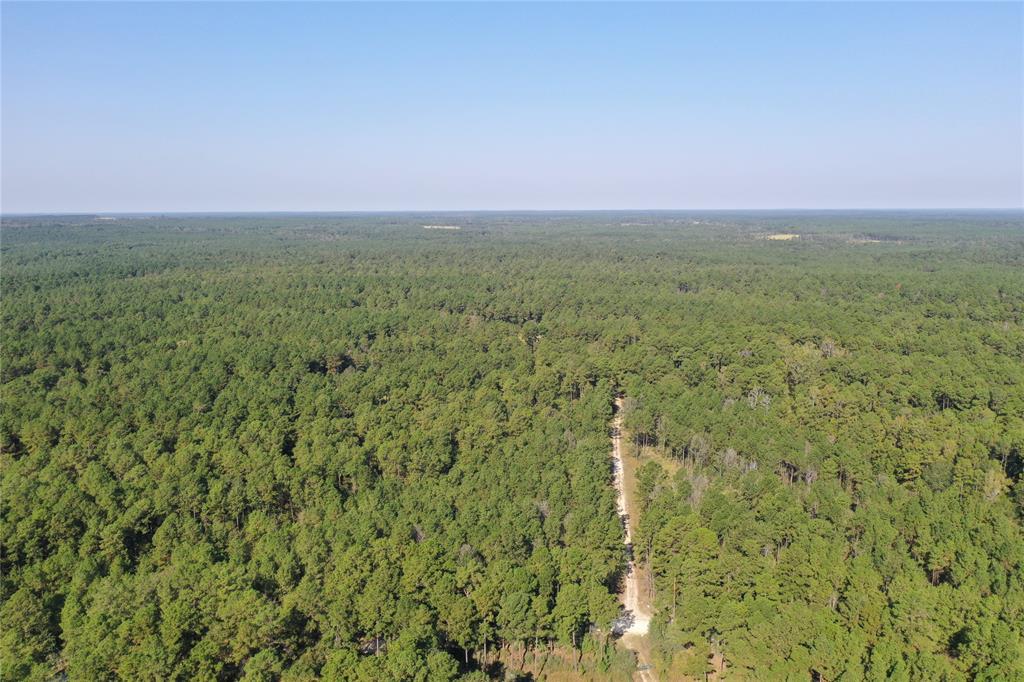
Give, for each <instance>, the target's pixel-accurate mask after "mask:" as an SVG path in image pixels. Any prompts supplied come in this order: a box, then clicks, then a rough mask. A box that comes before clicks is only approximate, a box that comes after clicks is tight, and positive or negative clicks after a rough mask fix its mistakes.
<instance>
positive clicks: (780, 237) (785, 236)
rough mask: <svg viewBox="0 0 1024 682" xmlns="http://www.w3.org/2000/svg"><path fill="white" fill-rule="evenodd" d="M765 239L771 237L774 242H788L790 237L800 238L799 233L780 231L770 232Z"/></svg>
mask: <svg viewBox="0 0 1024 682" xmlns="http://www.w3.org/2000/svg"><path fill="white" fill-rule="evenodd" d="M765 239H771V240H772V241H774V242H788V241H789V240H790V239H800V235H798V234H793V233H792V232H780V233H779V234H770V235H768V236H767V237H765Z"/></svg>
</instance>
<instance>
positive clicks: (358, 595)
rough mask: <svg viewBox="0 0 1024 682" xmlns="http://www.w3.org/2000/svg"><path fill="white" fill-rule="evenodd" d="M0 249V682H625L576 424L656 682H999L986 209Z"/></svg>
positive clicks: (1000, 256)
mask: <svg viewBox="0 0 1024 682" xmlns="http://www.w3.org/2000/svg"><path fill="white" fill-rule="evenodd" d="M424 226H434V227H438V226H441V227H446V228H458V229H424ZM782 237H785V238H782ZM0 239H2V263H0V265H2V270H0V278H2V280H0V284H2V293H3V297H2V303H0V313H2V318H0V320H2V330H0V335H2V336H0V341H2V351H0V382H2V399H3V401H2V409H0V446H2V454H0V466H2V490H0V493H2V495H0V520H2V543H3V546H2V566H0V568H2V582H0V599H2V608H0V642H2V645H0V660H2V674H3V677H4V678H5V679H32V680H45V679H54V678H58V679H64V678H66V679H71V680H107V679H125V680H185V679H207V680H215V679H225V680H226V679H238V678H242V679H246V680H278V679H281V680H308V679H317V678H324V679H331V680H367V681H369V680H456V679H464V680H483V679H488V678H500V677H502V676H503V675H508V676H514V675H515V674H516V671H517V670H521V669H523V667H524V666H525V665H526V663H527V661H530V662H531V664H532V663H535V662H537V661H538V660H544V657H545V656H547V655H549V653H550V652H552V651H559V652H571V653H572V655H573V656H577V658H576V659H575V660H576V665H577V672H578V674H579V675H580V677H581V678H586V679H620V680H628V679H630V677H631V668H632V658H631V656H629V655H627V653H626V652H624V651H623V650H622V649H621V648H620V647H617V646H616V643H615V641H614V637H613V636H612V634H611V624H612V622H613V621H614V620H615V619H616V618H617V616H618V615H619V605H618V601H617V596H616V595H617V593H618V591H619V589H620V583H621V580H622V577H623V572H624V570H625V567H626V561H627V554H626V548H625V547H624V546H623V544H622V526H621V520H620V519H619V517H618V515H617V513H616V506H615V504H616V503H615V491H614V489H613V487H612V464H611V460H610V458H609V440H608V436H609V432H608V429H609V423H610V421H611V419H612V414H613V405H614V402H615V399H616V397H617V396H625V397H626V400H625V403H626V411H625V413H624V420H625V421H624V423H625V427H626V431H627V434H628V436H629V439H630V441H631V442H632V444H633V448H632V452H633V453H635V454H636V455H637V456H640V457H642V458H643V459H642V464H641V465H640V466H639V468H638V475H637V486H638V490H639V491H640V501H639V502H640V507H641V509H640V510H639V518H638V519H636V521H637V523H638V532H637V533H636V536H635V537H634V552H635V555H636V559H637V560H638V561H639V563H640V565H641V567H642V568H641V570H643V571H645V572H646V574H647V575H649V576H650V577H651V581H652V582H651V587H650V590H651V595H652V597H653V600H654V603H655V605H656V613H655V616H654V620H653V623H652V632H651V635H650V640H651V641H650V645H651V649H652V652H653V655H654V657H655V668H656V670H657V671H659V672H660V676H661V677H662V679H666V680H667V679H690V678H692V679H704V675H705V673H712V674H714V675H716V676H718V677H720V678H723V679H737V680H769V679H771V680H774V679H779V680H790V679H791V680H828V681H832V680H862V679H868V680H907V681H909V680H950V681H953V680H971V679H977V680H993V681H994V680H1014V679H1024V625H1022V624H1024V526H1022V523H1024V475H1022V470H1024V224H1022V216H1021V214H1020V213H1019V212H1017V213H998V212H972V213H948V212H946V213H942V212H932V213H923V212H902V213H876V212H823V213H748V212H716V213H706V214H697V213H666V212H654V213H613V212H608V213H584V214H573V213H534V214H531V213H523V214H497V213H481V214H470V213H459V214H449V215H438V214H433V215H414V214H365V215H359V214H348V215H326V214H311V215H296V214H282V215H248V216H226V215H225V216H184V215H175V216H154V215H145V216H120V217H117V218H116V219H115V218H109V217H96V216H63V217H46V218H43V217H34V218H33V217H17V216H5V217H4V219H3V229H2V235H0ZM573 656H570V657H569V660H572V658H573ZM540 676H541V677H543V674H542V675H540Z"/></svg>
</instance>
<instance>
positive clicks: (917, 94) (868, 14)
mask: <svg viewBox="0 0 1024 682" xmlns="http://www.w3.org/2000/svg"><path fill="white" fill-rule="evenodd" d="M1022 7H1024V5H1022V4H1020V3H999V4H983V3H964V4H960V3H938V4H930V3H909V4H890V3H860V4H845V3H844V4H840V3H794V4H783V3H755V4H742V3H715V4H702V3H684V4H636V3H630V4H577V3H570V4H494V3H488V4H428V3H417V4H298V3H287V4H243V3H231V4H212V3H201V4H185V3H178V4H152V3H134V4H116V3H102V4H100V3H74V4H58V3H28V4H21V3H9V2H4V3H3V5H2V22H3V28H2V31H3V35H2V37H3V47H2V52H3V54H2V57H3V64H2V77H3V80H2V126H3V127H2V145H3V146H2V202H3V204H2V209H3V211H5V212H61V211H100V212H102V211H109V212H114V211H128V212H130V211H215V210H223V211H235V210H249V211H263V210H410V209H411V210H419V209H557V208H564V209H586V208H819V207H835V208H839V207H846V208H869V207H874V208H887V207H1019V206H1021V205H1022V203H1024V198H1022V192H1024V190H1022V187H1024V177H1022V172H1024V171H1022V166H1024V159H1022V155H1024V140H1022V104H1024V75H1022V71H1024V67H1022V62H1024V35H1022V34H1024V16H1022Z"/></svg>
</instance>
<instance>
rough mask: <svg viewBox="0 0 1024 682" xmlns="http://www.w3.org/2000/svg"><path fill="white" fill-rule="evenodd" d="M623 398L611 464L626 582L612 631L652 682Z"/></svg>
mask: <svg viewBox="0 0 1024 682" xmlns="http://www.w3.org/2000/svg"><path fill="white" fill-rule="evenodd" d="M622 404H623V399H622V398H616V400H615V418H614V419H613V420H612V467H613V469H614V472H615V492H616V494H617V498H618V507H619V516H620V517H621V518H622V526H623V538H624V541H625V543H626V549H627V552H628V553H629V564H628V565H627V566H626V581H625V582H626V584H625V589H623V591H622V606H623V616H622V617H621V618H620V619H619V620H618V622H617V623H616V625H615V631H616V632H617V633H619V634H621V635H622V642H623V644H625V645H626V647H628V648H629V649H632V650H633V651H635V652H636V653H637V662H638V663H639V665H640V668H641V669H640V671H639V672H638V677H639V678H640V679H641V680H643V681H644V682H654V681H655V680H657V679H658V678H657V676H656V675H654V673H653V672H652V671H650V670H647V669H646V667H647V666H648V665H649V663H650V662H649V661H646V660H644V654H643V651H642V648H641V647H640V646H639V643H638V642H637V640H638V639H639V638H641V637H644V636H646V635H647V630H648V628H649V626H650V623H651V614H650V612H649V611H647V609H646V607H645V606H644V605H643V604H642V603H641V601H640V585H639V581H638V579H637V572H636V565H635V563H634V561H633V535H632V532H631V530H630V528H631V526H632V525H633V521H632V520H631V519H630V515H629V511H630V509H631V508H632V505H630V504H629V500H628V499H627V491H626V481H625V469H624V468H623V463H622Z"/></svg>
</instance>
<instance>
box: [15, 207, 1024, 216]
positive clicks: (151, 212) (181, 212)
mask: <svg viewBox="0 0 1024 682" xmlns="http://www.w3.org/2000/svg"><path fill="white" fill-rule="evenodd" d="M787 211H789V212H815V211H820V212H831V211H844V212H858V211H859V212H878V211H908V212H911V211H917V212H927V211H933V212H934V211H948V212H953V211H965V212H970V211H1006V212H1024V205H1022V206H876V207H849V206H831V207H800V206H787V207H774V208H758V207H755V208H730V207H715V208H422V209H420V208H399V209H265V210H260V209H214V210H204V209H175V210H166V211H164V210H157V209H146V210H134V211H131V210H114V211H100V210H63V211H48V210H43V211H0V217H23V218H24V217H48V216H156V215H165V216H175V215H177V216H196V215H367V214H369V215H373V214H381V215H384V214H389V215H399V214H417V213H694V212H708V213H716V212H733V213H736V212H747V213H772V212H774V213H782V212H787Z"/></svg>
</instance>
